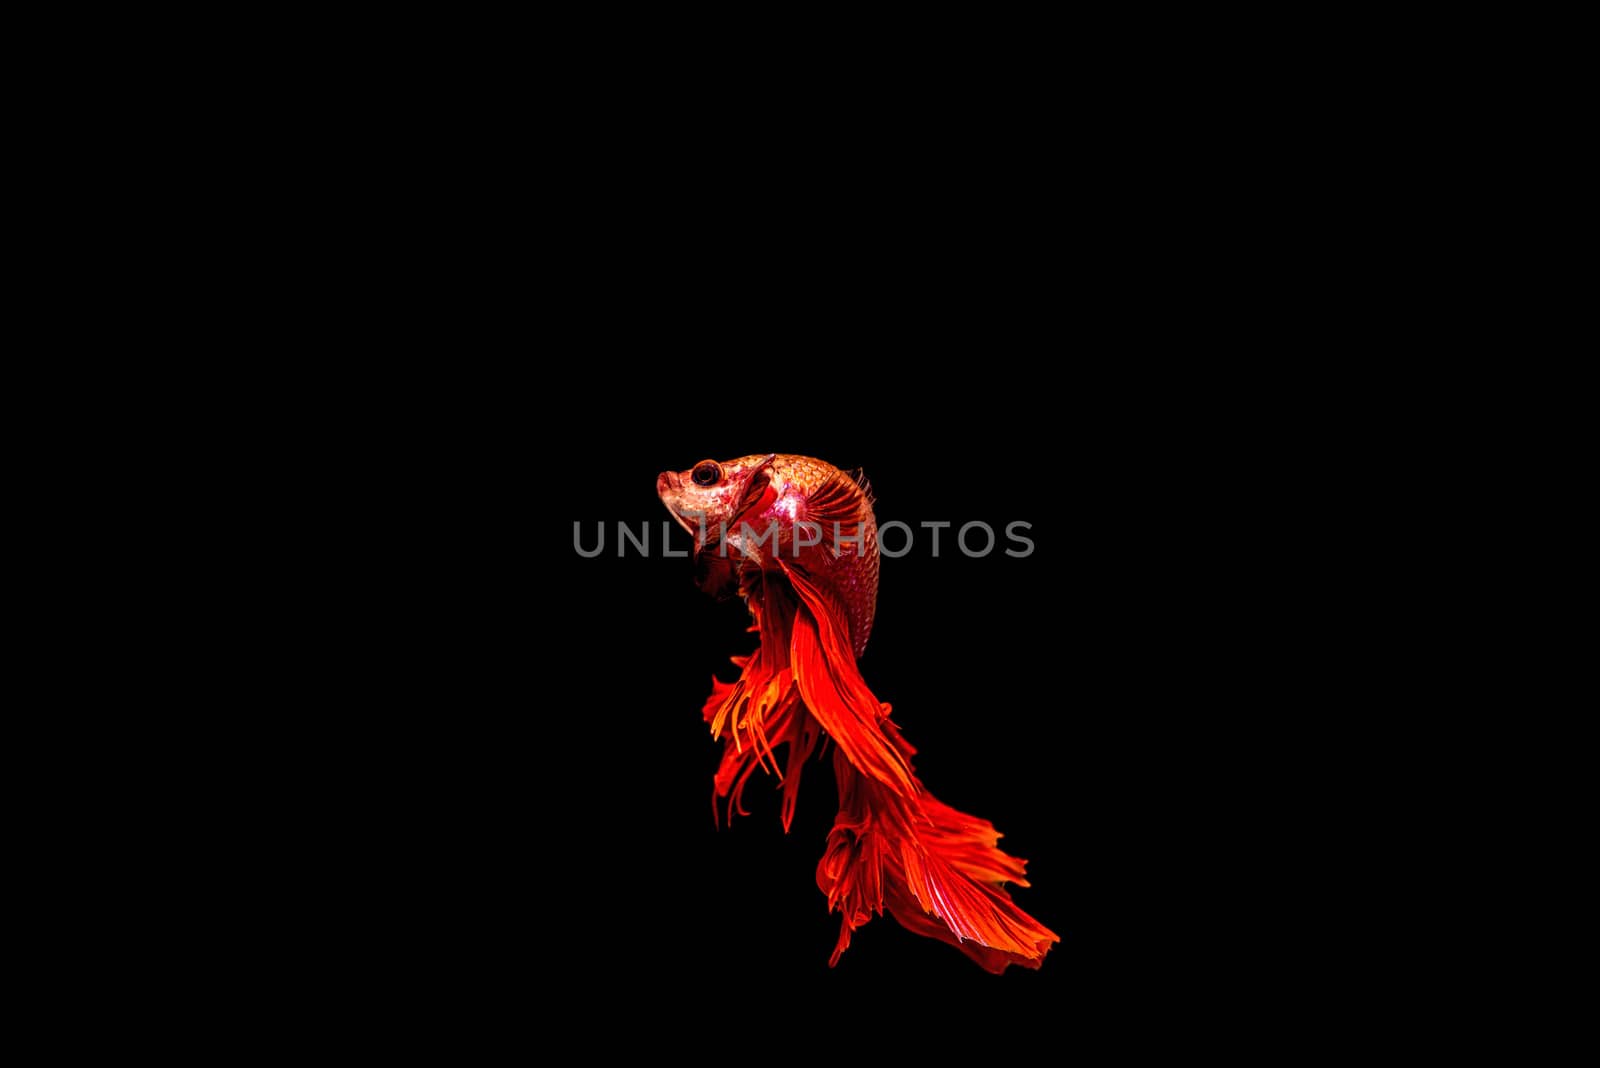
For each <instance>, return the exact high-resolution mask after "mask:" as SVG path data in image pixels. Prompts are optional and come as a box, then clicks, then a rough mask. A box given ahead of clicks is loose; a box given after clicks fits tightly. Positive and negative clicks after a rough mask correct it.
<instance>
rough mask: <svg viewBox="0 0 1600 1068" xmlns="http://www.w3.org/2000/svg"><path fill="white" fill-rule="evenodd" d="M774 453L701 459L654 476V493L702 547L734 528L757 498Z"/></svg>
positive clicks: (698, 546)
mask: <svg viewBox="0 0 1600 1068" xmlns="http://www.w3.org/2000/svg"><path fill="white" fill-rule="evenodd" d="M775 459H777V453H767V454H766V455H761V454H756V455H752V456H741V457H739V458H738V459H737V460H723V461H717V460H701V461H700V462H699V463H697V464H695V465H694V466H693V467H691V468H689V469H688V470H686V471H663V472H661V474H660V475H658V476H656V493H657V495H659V496H660V497H661V503H662V504H664V505H666V506H667V511H669V512H671V513H672V518H674V519H676V520H677V521H678V523H679V525H680V526H682V527H683V529H684V530H687V531H688V532H689V533H690V534H693V535H694V546H695V548H696V549H697V550H698V549H703V548H705V547H706V545H707V544H709V543H712V542H715V541H716V540H717V539H718V538H719V536H721V533H720V532H722V531H725V530H731V529H735V528H737V526H738V522H739V517H740V516H742V515H744V514H745V513H747V512H748V511H750V510H751V509H752V508H753V507H755V506H756V505H757V504H758V503H759V502H760V500H761V498H762V494H763V492H764V491H765V490H766V488H767V485H768V482H769V479H770V471H769V469H770V468H771V466H772V461H774V460H775Z"/></svg>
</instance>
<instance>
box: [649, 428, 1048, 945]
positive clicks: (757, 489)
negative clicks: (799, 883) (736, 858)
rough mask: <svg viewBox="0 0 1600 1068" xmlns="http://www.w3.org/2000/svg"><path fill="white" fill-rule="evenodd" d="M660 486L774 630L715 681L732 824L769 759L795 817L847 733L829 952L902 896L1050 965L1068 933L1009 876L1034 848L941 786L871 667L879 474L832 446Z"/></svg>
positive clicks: (1019, 878)
mask: <svg viewBox="0 0 1600 1068" xmlns="http://www.w3.org/2000/svg"><path fill="white" fill-rule="evenodd" d="M656 492H657V493H658V494H660V496H661V500H662V502H663V503H664V504H665V505H666V506H667V509H668V510H669V511H670V512H671V513H672V514H673V516H674V517H675V518H676V519H677V520H678V522H679V523H681V524H682V525H683V527H684V529H686V530H688V531H689V533H691V534H693V535H694V539H695V564H696V569H697V576H698V582H699V585H700V587H701V588H702V589H704V590H705V591H706V592H708V593H711V594H713V595H716V596H722V597H727V596H732V594H733V593H734V592H735V591H737V592H738V593H739V594H740V595H741V596H743V598H744V600H745V603H746V604H747V605H748V606H749V609H750V614H751V616H752V617H753V618H754V620H755V625H754V626H753V627H751V629H752V630H754V631H756V632H758V633H759V634H760V636H761V644H760V647H759V648H757V649H756V651H755V652H754V653H753V654H752V655H750V656H736V657H734V658H733V662H734V663H735V664H736V665H738V666H739V667H740V668H741V671H740V674H739V678H738V681H736V682H734V683H731V684H730V683H725V682H722V681H720V680H718V679H715V678H713V679H712V687H713V689H712V693H711V697H710V698H709V699H708V700H707V701H706V704H705V718H706V722H707V723H709V724H710V725H711V735H712V737H714V738H722V739H723V751H722V763H721V766H720V767H719V768H718V770H717V773H716V777H715V779H714V780H713V781H714V790H715V793H714V797H713V805H714V806H715V805H716V804H717V803H718V802H721V801H722V800H723V799H726V801H727V812H728V818H729V819H730V820H731V819H732V817H733V812H734V811H735V810H737V811H738V812H740V813H741V814H747V813H745V811H744V806H743V804H742V803H741V797H742V795H743V793H744V787H745V784H746V783H747V782H748V781H749V779H750V776H751V774H752V773H753V772H754V771H755V769H756V768H757V767H760V768H761V769H762V770H763V771H765V772H767V773H770V774H774V775H776V776H777V777H778V780H779V783H780V785H781V787H782V789H783V827H784V830H785V831H787V830H788V829H789V826H790V823H791V821H792V820H793V819H794V805H795V797H796V795H797V793H798V792H799V788H800V772H801V770H802V768H803V767H804V764H805V761H806V758H807V757H809V756H810V755H811V754H812V753H813V752H815V751H816V749H817V746H818V744H819V743H820V741H821V738H822V735H824V734H826V735H827V736H828V737H830V738H832V739H833V741H834V746H835V749H834V755H833V767H834V773H835V776H836V778H837V779H838V785H839V814H838V816H837V817H836V818H835V820H834V823H833V830H832V831H831V832H829V834H828V846H827V850H826V852H825V853H824V854H823V856H822V861H821V863H820V864H818V865H817V885H818V887H820V888H821V890H822V892H823V893H824V894H826V895H827V896H828V908H829V911H833V910H835V909H837V910H838V911H839V912H840V913H841V914H842V915H843V923H842V924H841V927H840V931H839V942H838V945H837V946H836V947H835V948H834V951H833V956H832V958H830V960H829V961H828V963H829V965H830V966H831V965H834V964H837V963H838V962H839V955H840V954H841V953H843V952H844V951H845V949H846V948H847V947H848V946H849V945H850V932H851V931H853V930H855V929H856V928H857V927H860V926H861V925H862V924H864V923H866V922H867V921H868V920H869V919H871V918H872V914H873V913H880V914H881V913H882V912H883V911H884V910H885V909H887V910H888V911H889V912H890V913H891V914H892V915H893V916H894V918H895V919H896V920H898V921H899V922H900V923H901V924H902V925H903V926H905V927H906V928H908V929H910V930H912V931H915V932H916V933H917V934H921V935H927V936H928V937H930V938H937V939H940V940H942V941H945V942H949V943H950V944H951V945H954V946H956V947H957V948H959V949H960V950H961V951H962V952H963V953H965V954H966V955H967V956H969V957H971V958H972V959H973V960H975V961H977V962H978V963H979V964H980V965H982V966H983V967H984V968H986V969H988V970H989V971H991V972H997V973H998V972H1002V971H1004V970H1005V968H1006V966H1007V965H1010V964H1021V965H1023V966H1025V967H1029V968H1037V967H1039V965H1040V963H1041V962H1042V961H1043V960H1044V955H1045V954H1046V953H1047V952H1048V951H1049V949H1050V946H1051V943H1053V942H1057V941H1060V939H1059V938H1057V936H1056V935H1055V934H1054V933H1052V932H1051V931H1050V930H1049V929H1048V928H1046V927H1044V926H1043V925H1042V924H1040V923H1039V922H1038V921H1037V920H1035V919H1034V918H1033V917H1032V916H1029V915H1028V914H1027V913H1026V912H1023V911H1022V910H1021V909H1020V908H1018V907H1017V906H1016V904H1015V903H1014V902H1012V900H1011V895H1010V894H1008V893H1007V892H1006V890H1005V884H1006V883H1007V882H1012V883H1016V884H1017V885H1018V886H1027V885H1028V883H1027V880H1025V879H1024V878H1023V861H1021V860H1018V859H1017V858H1015V857H1012V856H1008V855H1007V854H1005V853H1004V852H1002V851H1001V850H1000V849H998V848H997V847H996V844H995V843H996V842H997V841H998V840H999V838H1000V834H999V832H997V831H996V830H995V829H994V826H993V825H992V824H990V823H989V822H988V821H987V820H981V819H978V818H977V817H976V816H968V815H966V814H965V813H963V812H958V811H956V810H955V809H953V808H951V807H950V806H949V805H946V804H943V803H942V802H940V801H937V800H935V799H934V797H933V795H932V794H930V793H929V792H928V791H927V789H926V788H925V787H924V786H923V785H922V783H921V782H920V781H919V780H918V779H917V776H916V772H915V771H914V770H913V768H912V765H911V758H912V756H913V755H914V754H915V753H916V750H915V749H913V748H912V747H911V746H910V745H909V744H908V743H907V742H906V741H905V739H904V738H902V737H901V736H900V729H899V728H898V727H897V726H895V724H894V723H893V722H892V721H891V720H890V719H889V706H888V705H887V704H884V703H883V702H881V701H879V700H878V699H877V698H876V697H874V696H873V694H872V691H871V690H870V689H868V688H867V684H866V682H865V681H864V680H863V679H862V677H861V672H860V671H859V670H858V668H857V666H856V658H857V657H859V656H860V655H861V652H862V650H863V649H865V647H866V644H867V636H868V634H870V633H871V631H872V615H873V611H874V609H875V607H876V605H877V599H878V532H877V523H876V521H875V520H874V519H873V515H872V497H871V495H870V491H869V490H868V488H867V487H866V486H865V484H864V483H858V482H857V481H856V480H854V479H852V478H851V477H850V476H848V475H846V474H845V473H844V472H842V471H839V470H838V469H836V468H834V467H831V466H829V465H828V464H825V463H823V462H822V461H821V460H813V459H811V458H809V457H806V456H787V455H782V454H777V453H774V454H769V455H765V456H761V455H756V456H741V457H740V458H739V459H737V460H728V461H726V462H723V463H718V462H717V461H715V460H703V461H701V462H700V463H698V464H695V465H694V467H692V468H690V469H689V470H687V471H680V472H672V471H666V472H663V473H662V474H661V476H660V477H659V478H658V479H657V480H656ZM784 745H787V746H788V747H789V749H788V753H787V754H786V756H785V758H784V759H783V760H782V761H781V763H780V761H779V759H778V755H777V750H778V749H779V748H780V747H782V746H784Z"/></svg>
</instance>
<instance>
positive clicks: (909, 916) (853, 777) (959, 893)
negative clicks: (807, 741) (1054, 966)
mask: <svg viewBox="0 0 1600 1068" xmlns="http://www.w3.org/2000/svg"><path fill="white" fill-rule="evenodd" d="M790 577H791V579H792V580H793V583H794V588H795V590H796V592H797V593H798V594H799V595H800V604H799V606H798V609H797V611H796V614H795V620H794V627H793V630H792V633H791V639H790V658H789V659H790V664H791V666H792V668H793V671H794V678H795V681H796V683H797V686H798V689H799V691H800V694H801V697H802V698H803V699H804V702H805V705H806V708H807V709H808V710H809V711H810V712H811V714H812V715H813V716H814V717H815V718H816V720H817V722H819V723H820V724H821V725H822V727H823V729H824V730H826V731H827V732H828V734H829V735H831V736H832V737H833V739H834V741H835V742H836V743H837V748H836V749H835V751H834V760H833V767H834V773H835V776H836V777H837V779H838V783H839V815H838V816H837V818H836V819H835V820H834V825H833V830H832V831H831V832H830V833H829V835H828V846H827V850H826V851H825V852H824V854H823V857H822V861H821V863H819V864H818V865H817V886H818V887H820V888H821V890H822V892H823V893H824V894H826V895H827V896H828V907H829V909H830V911H831V910H834V909H837V910H838V911H839V912H840V913H842V914H843V920H842V923H841V927H840V931H839V942H838V945H837V946H835V948H834V951H833V956H832V958H831V959H830V960H829V962H828V963H829V964H830V965H833V964H837V963H838V961H839V955H840V954H841V953H843V952H844V951H845V949H846V948H847V947H848V946H849V945H850V934H851V932H852V931H853V930H855V928H857V927H859V926H861V925H862V924H864V923H866V922H867V921H868V920H869V919H871V917H872V914H873V913H875V912H877V913H881V912H883V911H884V910H885V909H887V910H888V911H889V913H890V914H891V915H893V916H894V918H895V919H896V920H898V921H899V922H900V924H901V925H902V926H904V927H905V928H907V929H908V930H911V931H914V932H915V933H917V934H920V935H926V936H928V937H930V938H937V939H939V940H940V941H943V942H948V943H950V944H951V945H953V946H955V947H957V948H958V949H960V950H961V951H962V952H963V953H965V954H966V955H967V956H969V957H971V958H972V959H973V960H974V961H976V962H977V963H978V964H979V965H981V966H982V967H983V968H986V969H987V970H989V971H991V972H1002V971H1004V970H1005V969H1006V967H1007V966H1008V965H1012V964H1020V965H1022V966H1024V967H1028V968H1037V967H1039V965H1040V964H1041V963H1042V962H1043V961H1044V957H1045V954H1046V953H1048V952H1049V951H1050V947H1051V945H1052V944H1053V943H1055V942H1059V941H1060V938H1058V937H1057V936H1056V934H1055V933H1054V932H1053V931H1051V930H1050V929H1049V928H1048V927H1045V926H1044V925H1043V924H1041V923H1040V922H1039V921H1038V920H1035V919H1034V918H1033V917H1032V916H1029V915H1028V914H1027V913H1026V912H1023V911H1022V910H1021V909H1020V908H1018V907H1017V905H1016V904H1015V902H1013V901H1012V900H1011V895H1010V894H1009V893H1007V892H1006V889H1005V884H1006V883H1008V882H1011V883H1016V884H1017V885H1018V886H1027V885H1028V882H1027V880H1026V879H1025V878H1024V877H1023V873H1024V862H1023V861H1021V860H1018V859H1017V858H1016V857H1012V856H1009V855H1008V854H1006V853H1004V852H1003V851H1001V850H1000V849H999V848H998V846H997V845H996V843H997V842H998V841H999V839H1000V833H999V832H998V831H996V830H995V829H994V825H993V824H991V823H989V821H987V820H982V819H979V818H977V817H976V816H969V815H967V814H966V813H964V812H958V811H957V810H956V809H954V808H951V807H950V806H949V805H946V804H944V803H943V802H941V801H939V800H938V799H936V798H935V797H934V796H933V795H932V794H930V793H928V791H927V789H926V788H925V787H924V786H923V785H922V783H921V782H920V781H919V780H918V779H917V777H916V774H915V772H914V771H913V769H912V766H911V758H912V757H913V756H914V755H915V754H916V750H915V749H913V748H912V747H911V745H910V743H908V742H907V741H906V740H905V739H904V738H902V737H901V736H900V731H899V729H898V728H897V727H896V726H895V725H894V723H893V722H892V721H891V720H890V719H889V706H888V705H886V704H883V703H881V702H880V701H878V699H877V698H876V697H874V696H873V694H872V691H871V690H869V689H868V688H867V685H866V683H865V682H864V681H863V680H862V678H861V675H860V672H859V671H858V669H857V668H856V664H855V657H854V656H853V655H851V652H850V646H849V643H848V641H847V640H846V638H847V634H846V628H845V625H844V623H843V614H842V613H841V612H839V611H838V610H837V607H836V606H835V605H833V604H832V603H831V602H830V601H829V600H828V599H827V598H826V597H825V596H823V595H822V593H821V591H820V590H819V589H818V588H817V587H816V586H815V585H814V584H812V583H810V582H808V581H807V580H806V578H805V576H804V575H799V574H795V573H793V572H791V576H790Z"/></svg>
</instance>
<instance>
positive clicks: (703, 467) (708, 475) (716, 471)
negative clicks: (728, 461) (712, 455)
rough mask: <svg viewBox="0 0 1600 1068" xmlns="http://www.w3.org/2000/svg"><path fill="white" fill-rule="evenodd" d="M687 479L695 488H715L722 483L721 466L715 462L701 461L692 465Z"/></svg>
mask: <svg viewBox="0 0 1600 1068" xmlns="http://www.w3.org/2000/svg"><path fill="white" fill-rule="evenodd" d="M689 477H690V478H691V479H693V480H694V484H695V485H696V486H715V485H716V484H717V483H718V482H721V481H722V465H721V464H719V463H717V461H715V460H701V461H700V462H699V463H697V464H695V465H694V470H693V471H692V472H690V474H689Z"/></svg>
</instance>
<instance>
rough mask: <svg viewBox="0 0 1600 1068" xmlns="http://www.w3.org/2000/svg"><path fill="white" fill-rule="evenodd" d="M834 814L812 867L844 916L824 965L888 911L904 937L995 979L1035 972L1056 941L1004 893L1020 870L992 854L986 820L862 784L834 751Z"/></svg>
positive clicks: (926, 797)
mask: <svg viewBox="0 0 1600 1068" xmlns="http://www.w3.org/2000/svg"><path fill="white" fill-rule="evenodd" d="M833 767H834V772H835V774H836V775H837V776H838V779H839V815H838V818H837V819H835V821H834V825H833V830H832V832H830V833H829V835H828V848H827V851H826V852H825V853H824V854H823V857H822V862H821V863H820V864H818V865H817V886H818V887H820V888H821V890H822V892H823V893H824V894H827V895H828V907H829V909H830V910H832V909H837V910H839V911H840V912H841V913H842V914H843V919H842V922H841V925H840V930H839V943H838V945H837V946H836V947H835V948H834V951H833V957H832V958H831V959H830V960H829V961H828V963H829V964H830V965H833V964H837V963H838V962H839V955H840V954H841V953H843V952H844V951H845V949H846V947H848V946H849V945H850V933H851V932H852V931H853V930H854V929H855V928H857V927H859V926H861V925H862V924H864V923H866V922H867V921H868V920H869V919H871V918H872V913H874V912H880V913H881V912H883V911H884V910H885V909H888V911H889V912H890V913H891V914H892V915H893V916H894V918H895V919H896V920H898V921H900V924H901V925H902V926H903V927H905V928H907V929H908V930H910V931H914V932H915V933H917V934H920V935H926V936H928V937H930V938H937V939H939V940H940V941H942V942H948V943H950V944H951V945H953V946H955V947H957V948H958V949H960V950H961V951H962V952H963V953H965V954H966V955H967V956H969V957H971V958H972V959H973V960H975V961H977V962H978V964H979V965H981V966H982V967H984V968H986V969H988V970H989V971H991V972H1002V971H1004V970H1005V969H1006V966H1007V965H1011V964H1020V965H1023V966H1024V967H1028V968H1037V967H1039V965H1040V964H1041V963H1042V962H1043V961H1044V956H1045V954H1046V953H1048V952H1049V951H1050V946H1051V944H1052V943H1054V942H1058V941H1060V939H1059V938H1058V937H1057V936H1056V935H1055V933H1054V932H1052V931H1051V930H1050V929H1049V928H1047V927H1045V926H1044V925H1043V924H1041V923H1039V921H1038V920H1035V919H1034V918H1033V917H1032V916H1029V915H1028V914H1027V913H1026V912H1023V911H1022V910H1021V909H1020V908H1018V907H1017V905H1016V903H1015V902H1013V901H1012V900H1011V895H1010V894H1008V893H1007V892H1006V890H1005V883H1006V882H1008V881H1010V882H1014V883H1016V884H1017V885H1018V886H1027V885H1028V883H1027V880H1025V879H1024V878H1023V877H1022V876H1023V864H1024V862H1023V861H1021V860H1018V859H1017V858H1015V857H1012V856H1009V855H1007V854H1006V853H1004V852H1002V851H1001V850H1000V849H999V848H997V847H996V845H995V842H996V841H997V840H998V839H999V837H1000V835H999V833H998V832H997V831H995V829H994V827H993V826H992V825H991V824H990V823H989V822H988V821H987V820H981V819H978V818H977V817H975V816H968V815H966V814H965V813H962V812H958V811H956V810H955V809H953V808H951V807H950V806H949V805H946V804H944V803H943V802H940V801H938V800H937V799H935V798H934V797H933V796H932V795H931V794H929V793H927V791H925V790H924V791H922V792H921V793H919V794H917V795H916V796H914V797H905V796H902V795H898V794H895V793H894V792H892V791H890V790H888V789H886V788H885V787H884V786H883V785H882V784H881V783H879V782H878V781H876V780H875V779H872V778H869V777H868V776H865V775H862V774H860V773H859V772H857V771H856V770H855V769H854V768H853V767H851V766H850V764H849V762H848V761H847V760H845V759H844V758H843V756H842V754H841V753H839V752H835V754H834V762H833Z"/></svg>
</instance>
